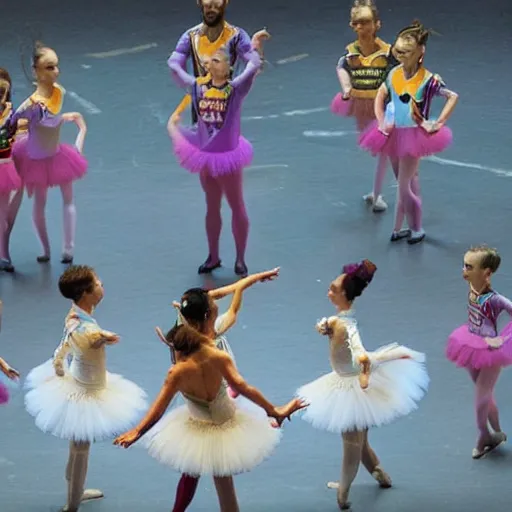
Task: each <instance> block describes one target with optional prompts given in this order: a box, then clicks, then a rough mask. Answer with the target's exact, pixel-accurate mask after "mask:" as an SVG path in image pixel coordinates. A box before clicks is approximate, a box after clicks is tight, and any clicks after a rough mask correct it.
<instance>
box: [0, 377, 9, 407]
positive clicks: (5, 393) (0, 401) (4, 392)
mask: <svg viewBox="0 0 512 512" xmlns="http://www.w3.org/2000/svg"><path fill="white" fill-rule="evenodd" d="M8 401H9V389H8V388H7V386H6V385H5V384H4V383H3V382H0V405H4V404H6V403H7V402H8Z"/></svg>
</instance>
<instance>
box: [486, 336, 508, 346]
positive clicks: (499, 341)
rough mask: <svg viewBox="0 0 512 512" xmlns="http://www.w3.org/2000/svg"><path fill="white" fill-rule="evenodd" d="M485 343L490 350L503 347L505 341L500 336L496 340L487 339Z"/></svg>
mask: <svg viewBox="0 0 512 512" xmlns="http://www.w3.org/2000/svg"><path fill="white" fill-rule="evenodd" d="M485 342H486V343H487V345H489V347H490V348H500V347H501V346H502V345H503V343H504V340H503V338H501V337H500V336H497V337H496V338H485Z"/></svg>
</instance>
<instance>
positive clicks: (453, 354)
mask: <svg viewBox="0 0 512 512" xmlns="http://www.w3.org/2000/svg"><path fill="white" fill-rule="evenodd" d="M499 336H500V338H503V339H504V342H503V345H501V347H499V348H491V347H489V345H488V344H487V343H486V342H485V340H484V338H483V337H482V336H479V335H477V334H473V333H472V332H470V331H469V328H468V326H467V324H464V325H461V326H460V327H458V328H457V329H455V331H453V332H452V333H451V334H450V337H449V338H448V344H447V346H446V357H447V358H448V359H449V360H450V361H451V362H452V363H455V364H456V365H457V366H459V367H461V368H468V369H475V370H480V369H481V368H488V367H490V366H509V365H510V364H512V322H510V323H508V324H507V325H506V326H505V327H504V328H503V330H502V331H501V332H500V335H499Z"/></svg>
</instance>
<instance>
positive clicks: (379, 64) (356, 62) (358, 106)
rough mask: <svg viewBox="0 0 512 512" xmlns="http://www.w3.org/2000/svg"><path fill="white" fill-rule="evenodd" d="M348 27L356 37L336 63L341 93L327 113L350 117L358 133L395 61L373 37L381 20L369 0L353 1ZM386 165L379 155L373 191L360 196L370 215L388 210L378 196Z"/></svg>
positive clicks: (370, 117) (372, 116) (369, 119)
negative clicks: (369, 209)
mask: <svg viewBox="0 0 512 512" xmlns="http://www.w3.org/2000/svg"><path fill="white" fill-rule="evenodd" d="M350 26H351V27H352V29H353V30H354V32H355V33H356V34H357V40H356V41H354V42H353V43H350V44H349V45H348V46H347V51H346V53H345V55H344V56H343V57H342V58H341V59H340V60H339V62H338V66H337V68H336V72H337V74H338V79H339V81H340V85H341V90H342V92H340V93H338V94H336V96H335V97H334V99H333V101H332V103H331V111H332V112H333V113H334V114H338V115H340V116H350V117H354V118H355V119H356V123H357V129H358V130H359V131H360V132H362V131H363V130H364V129H365V128H367V127H368V125H369V124H370V123H371V122H372V121H373V120H375V109H374V101H375V97H376V96H377V91H378V90H379V87H380V86H381V85H382V84H383V82H384V80H385V79H386V77H387V75H388V73H389V71H390V69H392V68H393V67H394V66H396V65H397V64H398V61H397V60H396V59H395V57H394V56H393V54H392V51H391V45H390V44H388V43H385V42H384V41H382V39H380V38H378V37H377V33H378V31H379V30H380V28H381V21H380V17H379V12H378V11H377V7H376V6H375V3H374V2H373V0H354V3H353V4H352V9H351V11H350ZM386 166H387V156H386V155H379V156H378V162H377V171H376V173H375V181H374V185H373V192H371V193H370V194H366V195H365V196H364V197H363V199H364V200H365V201H366V202H367V203H369V204H371V205H372V208H373V211H374V212H383V211H385V210H386V209H387V207H388V205H387V204H386V203H385V201H384V199H383V198H382V195H381V192H382V185H383V182H384V177H385V176H386Z"/></svg>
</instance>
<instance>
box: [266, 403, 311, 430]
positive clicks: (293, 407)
mask: <svg viewBox="0 0 512 512" xmlns="http://www.w3.org/2000/svg"><path fill="white" fill-rule="evenodd" d="M308 406H309V404H308V403H306V402H305V401H304V400H302V399H300V398H294V399H293V400H291V401H290V402H288V403H287V404H286V405H283V406H281V407H275V408H274V412H273V413H272V414H269V416H270V417H271V418H275V420H276V423H277V425H278V426H281V425H282V423H283V421H284V420H285V419H288V420H289V421H292V420H291V416H292V414H294V413H296V412H297V411H300V410H301V409H304V408H305V407H308Z"/></svg>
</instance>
